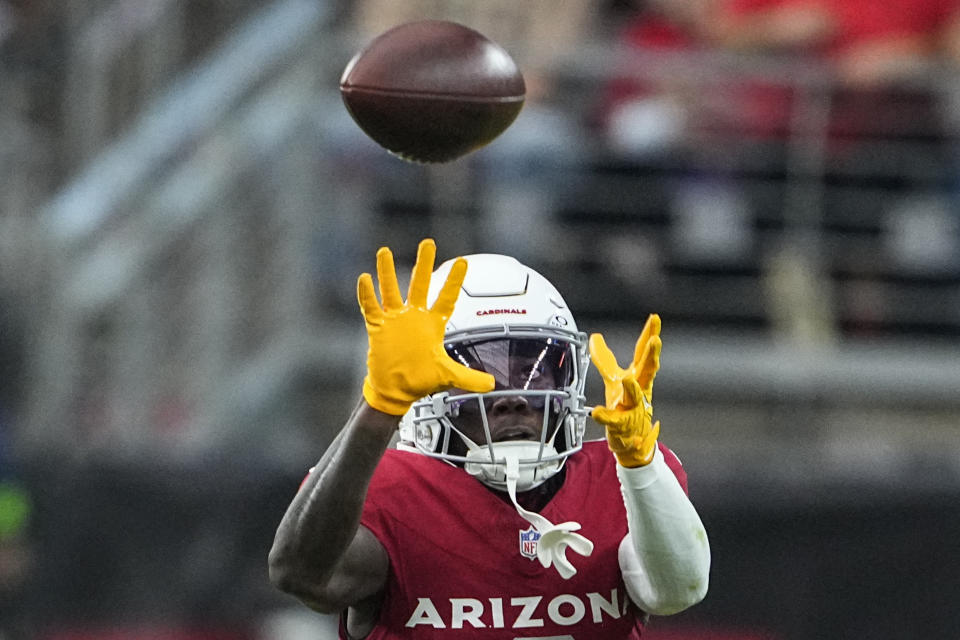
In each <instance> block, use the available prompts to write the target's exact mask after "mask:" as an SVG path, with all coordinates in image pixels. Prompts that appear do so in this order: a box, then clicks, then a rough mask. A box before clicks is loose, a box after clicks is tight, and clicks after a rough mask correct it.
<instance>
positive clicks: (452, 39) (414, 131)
mask: <svg viewBox="0 0 960 640" xmlns="http://www.w3.org/2000/svg"><path fill="white" fill-rule="evenodd" d="M340 94H341V96H342V97H343V102H344V104H345V105H346V108H347V110H348V111H349V112H350V115H351V116H352V117H353V119H354V121H355V122H356V123H357V125H359V127H360V128H361V129H362V130H363V131H364V132H365V133H366V134H367V135H368V136H369V137H370V138H372V139H373V140H374V141H376V142H377V143H378V144H379V145H381V146H382V147H384V148H385V149H387V150H388V151H390V152H391V153H393V154H395V155H397V156H399V157H400V158H402V159H404V160H408V161H411V162H424V163H426V162H449V161H451V160H454V159H456V158H459V157H461V156H463V155H466V154H468V153H470V152H471V151H475V150H476V149H479V148H480V147H482V146H484V145H486V144H488V143H489V142H491V141H492V140H494V139H495V138H496V137H497V136H499V135H500V134H501V133H503V131H505V130H506V129H507V127H509V126H510V124H511V123H512V122H513V121H514V120H515V119H516V117H517V115H518V114H519V113H520V110H521V109H522V108H523V103H524V99H525V96H526V87H525V85H524V81H523V75H522V74H521V73H520V70H519V68H518V67H517V65H516V63H515V62H514V60H513V58H511V57H510V55H509V54H508V53H507V52H506V51H505V50H504V49H503V48H502V47H501V46H500V45H498V44H497V43H495V42H493V41H492V40H490V39H489V38H487V37H486V36H484V35H483V34H481V33H479V32H477V31H475V30H473V29H470V28H469V27H465V26H463V25H461V24H458V23H455V22H449V21H443V20H424V21H419V22H409V23H406V24H402V25H399V26H397V27H394V28H392V29H389V30H388V31H385V32H384V33H382V34H381V35H379V36H377V37H376V38H374V39H373V40H372V41H371V42H370V43H369V44H368V45H367V46H366V47H364V48H363V49H361V50H360V51H359V52H358V53H357V54H356V55H354V57H353V58H352V59H351V60H350V62H349V63H348V64H347V66H346V68H345V69H344V71H343V75H342V77H341V79H340Z"/></svg>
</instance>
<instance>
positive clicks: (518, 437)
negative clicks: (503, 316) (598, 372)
mask: <svg viewBox="0 0 960 640" xmlns="http://www.w3.org/2000/svg"><path fill="white" fill-rule="evenodd" d="M584 345H585V336H584V335H582V334H578V333H576V332H572V331H567V330H564V329H561V328H556V327H553V328H552V327H542V326H528V327H523V326H516V325H513V326H509V327H498V328H497V329H496V330H493V331H491V330H483V331H478V330H471V331H461V332H454V333H451V334H449V335H448V336H447V338H446V340H445V348H446V351H447V353H448V354H449V355H450V356H451V357H452V358H453V359H454V360H455V361H457V362H459V363H460V364H463V365H465V366H468V367H470V368H472V369H476V370H479V371H485V372H487V373H490V374H491V375H492V376H493V377H494V380H495V383H496V386H495V388H494V390H493V391H490V392H487V393H470V392H466V391H462V390H459V389H452V390H450V391H447V392H443V393H439V394H434V395H433V396H429V397H427V398H424V399H422V400H420V401H418V402H417V403H415V404H414V406H413V409H412V412H411V415H408V417H407V419H406V420H407V422H408V424H409V425H410V426H412V427H413V434H414V437H413V438H412V440H413V442H412V443H407V444H408V445H409V444H413V445H414V446H415V447H416V449H417V450H418V451H420V452H421V453H424V454H425V455H429V456H432V457H437V458H441V459H443V460H446V461H447V462H450V463H451V464H455V465H458V466H463V467H464V469H465V470H466V471H467V472H468V473H470V474H471V475H473V476H475V477H476V478H478V479H479V480H480V481H481V482H483V483H484V484H487V485H488V486H491V487H494V488H497V489H500V490H504V491H505V490H506V477H505V465H506V457H507V456H509V457H514V458H517V460H518V463H519V468H520V478H519V479H518V482H517V489H518V490H519V491H526V490H528V489H531V488H533V487H536V486H538V485H539V484H541V483H543V482H544V481H546V480H547V479H548V478H550V477H551V476H553V475H554V474H556V473H557V472H558V471H559V470H560V469H561V468H562V467H563V464H564V462H565V461H566V459H567V457H568V456H570V455H572V454H573V453H576V452H577V451H579V450H580V448H581V446H582V443H583V432H584V425H585V418H586V409H585V398H584V394H583V386H584V379H585V376H584V370H585V367H586V362H587V360H586V358H587V356H586V350H585V348H584ZM407 431H408V432H409V431H410V430H409V429H408V430H407Z"/></svg>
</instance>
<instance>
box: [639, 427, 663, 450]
mask: <svg viewBox="0 0 960 640" xmlns="http://www.w3.org/2000/svg"><path fill="white" fill-rule="evenodd" d="M659 437H660V421H659V420H657V421H656V422H654V423H653V427H651V428H650V432H649V433H647V435H645V436H644V437H643V446H642V447H641V448H642V450H643V451H653V448H654V447H655V446H656V443H657V438H659Z"/></svg>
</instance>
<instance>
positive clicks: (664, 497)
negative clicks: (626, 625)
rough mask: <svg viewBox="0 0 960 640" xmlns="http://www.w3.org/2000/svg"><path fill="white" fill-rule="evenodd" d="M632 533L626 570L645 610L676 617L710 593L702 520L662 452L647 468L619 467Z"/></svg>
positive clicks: (624, 549)
mask: <svg viewBox="0 0 960 640" xmlns="http://www.w3.org/2000/svg"><path fill="white" fill-rule="evenodd" d="M617 475H618V477H619V478H620V484H621V488H622V489H623V494H624V503H625V505H626V508H627V522H628V525H629V528H630V533H628V534H627V536H626V537H625V538H624V540H623V543H622V544H621V545H620V568H621V571H622V573H623V578H624V582H625V583H626V585H627V591H628V593H629V594H630V596H631V598H633V600H634V601H635V602H636V604H637V605H638V606H640V607H641V608H642V609H643V610H644V611H647V612H648V613H651V614H654V615H671V614H674V613H678V612H679V611H682V610H683V609H686V608H687V607H690V606H692V605H694V604H696V603H697V602H699V601H700V600H702V599H703V598H704V596H705V595H706V593H707V587H708V582H709V572H710V544H709V541H708V540H707V533H706V530H705V529H704V526H703V523H702V522H701V520H700V516H699V515H698V514H697V511H696V509H695V508H694V507H693V505H692V504H691V503H690V500H689V499H688V498H687V496H686V494H685V493H684V491H683V489H682V488H681V487H680V484H679V483H678V482H677V480H676V477H675V476H674V474H673V472H672V471H671V470H670V468H669V467H668V466H667V465H666V463H665V462H664V461H663V454H662V452H661V451H659V449H658V450H657V452H656V455H655V457H654V460H653V462H651V463H650V464H649V465H647V466H646V467H639V468H636V469H626V468H623V467H620V466H619V465H618V468H617Z"/></svg>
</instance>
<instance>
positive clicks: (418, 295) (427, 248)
mask: <svg viewBox="0 0 960 640" xmlns="http://www.w3.org/2000/svg"><path fill="white" fill-rule="evenodd" d="M436 257H437V245H436V243H434V241H433V239H432V238H424V239H423V240H421V241H420V244H419V246H417V261H416V263H414V265H413V272H412V273H411V275H410V287H409V288H408V289H407V304H410V305H413V306H414V307H419V308H422V309H426V307H427V291H428V290H429V289H430V275H431V274H432V273H433V262H434V260H435V259H436Z"/></svg>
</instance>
